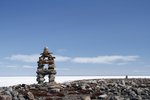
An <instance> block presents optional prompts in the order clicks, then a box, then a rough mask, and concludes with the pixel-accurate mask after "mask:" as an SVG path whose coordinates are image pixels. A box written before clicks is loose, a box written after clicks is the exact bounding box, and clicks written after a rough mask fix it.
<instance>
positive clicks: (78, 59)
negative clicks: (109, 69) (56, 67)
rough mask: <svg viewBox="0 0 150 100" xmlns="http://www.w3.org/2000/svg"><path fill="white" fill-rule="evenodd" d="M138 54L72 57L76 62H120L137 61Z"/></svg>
mask: <svg viewBox="0 0 150 100" xmlns="http://www.w3.org/2000/svg"><path fill="white" fill-rule="evenodd" d="M138 58H139V57H138V56H118V55H113V56H98V57H76V58H74V59H72V61H73V62H75V63H98V64H113V63H115V64H119V63H128V62H132V61H136V60H137V59H138Z"/></svg>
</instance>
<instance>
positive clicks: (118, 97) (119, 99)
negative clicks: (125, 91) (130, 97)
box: [113, 96, 124, 100]
mask: <svg viewBox="0 0 150 100" xmlns="http://www.w3.org/2000/svg"><path fill="white" fill-rule="evenodd" d="M113 100H124V98H122V97H120V96H114V97H113Z"/></svg>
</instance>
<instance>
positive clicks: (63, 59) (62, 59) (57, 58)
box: [55, 55, 71, 62]
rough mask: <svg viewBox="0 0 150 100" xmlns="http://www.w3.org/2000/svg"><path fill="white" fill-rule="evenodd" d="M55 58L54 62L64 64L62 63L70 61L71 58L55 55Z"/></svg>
mask: <svg viewBox="0 0 150 100" xmlns="http://www.w3.org/2000/svg"><path fill="white" fill-rule="evenodd" d="M55 57H56V61H58V62H64V61H68V60H71V58H70V57H67V56H59V55H55Z"/></svg>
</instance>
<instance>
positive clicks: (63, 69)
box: [56, 68, 70, 71]
mask: <svg viewBox="0 0 150 100" xmlns="http://www.w3.org/2000/svg"><path fill="white" fill-rule="evenodd" d="M56 70H60V71H69V70H70V69H69V68H56Z"/></svg>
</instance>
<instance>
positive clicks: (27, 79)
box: [0, 76, 150, 87]
mask: <svg viewBox="0 0 150 100" xmlns="http://www.w3.org/2000/svg"><path fill="white" fill-rule="evenodd" d="M45 78H46V81H48V78H47V77H45ZM113 78H115V79H117V78H125V76H56V82H58V83H64V82H69V81H75V80H82V79H113ZM128 78H150V76H128ZM34 83H37V82H36V77H33V76H24V77H18V76H16V77H0V87H3V86H12V85H17V84H34Z"/></svg>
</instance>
